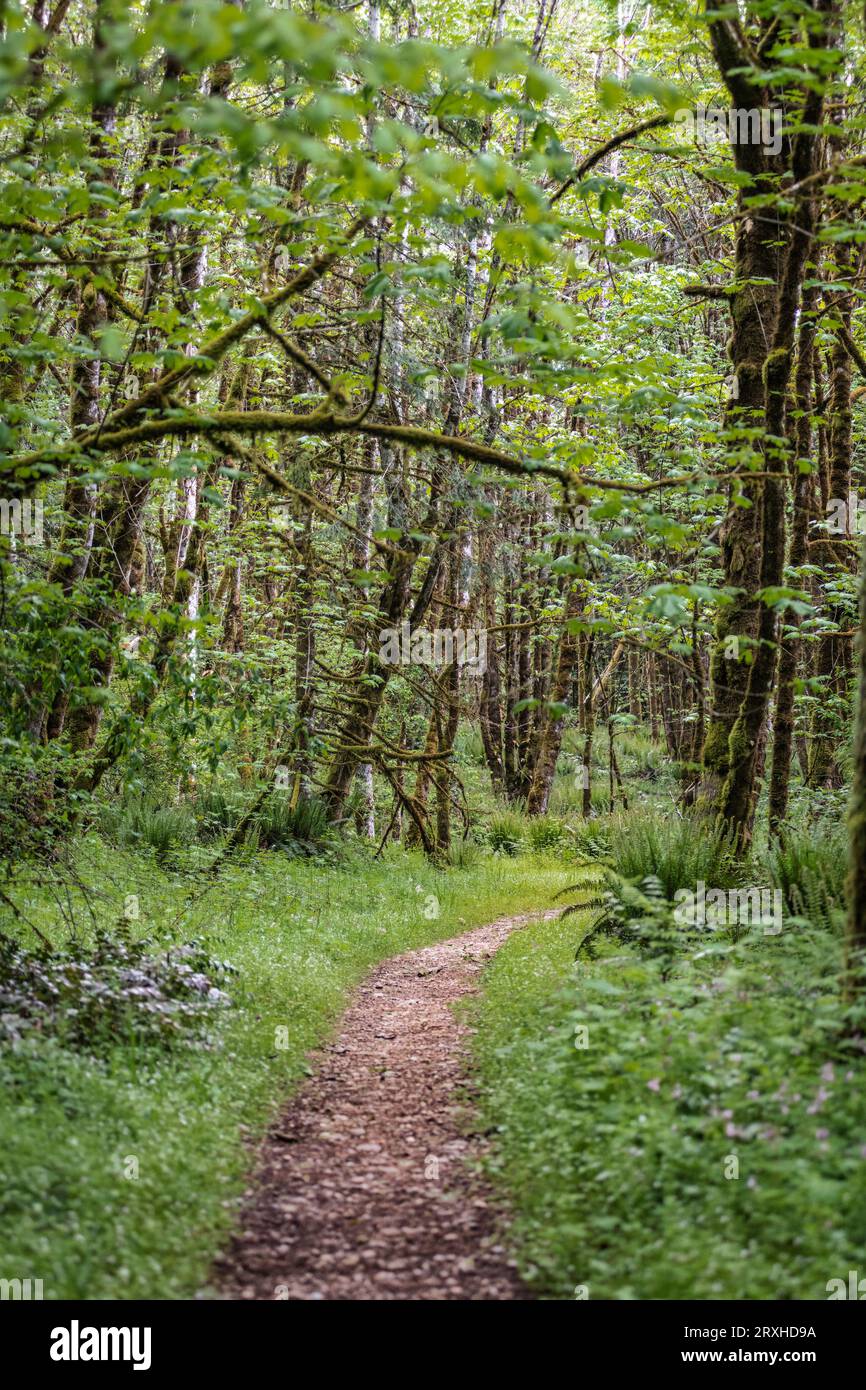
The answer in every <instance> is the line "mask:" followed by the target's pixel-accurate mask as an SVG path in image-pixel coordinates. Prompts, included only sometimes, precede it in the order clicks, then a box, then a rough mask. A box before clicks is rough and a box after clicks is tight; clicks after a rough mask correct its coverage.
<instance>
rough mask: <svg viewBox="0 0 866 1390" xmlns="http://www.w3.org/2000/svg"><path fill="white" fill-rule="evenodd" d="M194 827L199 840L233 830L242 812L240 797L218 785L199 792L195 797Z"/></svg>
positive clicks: (210, 838)
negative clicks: (221, 788)
mask: <svg viewBox="0 0 866 1390" xmlns="http://www.w3.org/2000/svg"><path fill="white" fill-rule="evenodd" d="M194 809H195V818H196V823H197V825H196V829H197V834H198V837H199V839H200V840H212V839H215V838H217V837H218V836H220V835H223V834H225V833H226V832H227V831H229V830H234V828H235V826H236V825H237V823H238V821H239V820H240V818H241V815H242V812H243V804H242V801H241V798H240V797H239V796H236V795H232V794H231V793H226V792H224V791H222V790H220V788H218V787H209V788H207V789H206V790H205V791H203V792H199V794H198V796H197V797H196V799H195V806H194Z"/></svg>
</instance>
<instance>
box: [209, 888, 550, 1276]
mask: <svg viewBox="0 0 866 1390" xmlns="http://www.w3.org/2000/svg"><path fill="white" fill-rule="evenodd" d="M542 915H548V916H549V915H551V914H549V913H548V914H541V913H535V914H532V915H530V916H524V917H509V918H503V919H501V920H500V921H498V922H493V923H492V924H491V925H490V926H486V927H479V928H477V929H476V930H475V931H470V932H466V933H465V934H464V935H463V936H459V937H456V938H454V939H453V940H451V941H442V942H440V943H439V944H438V945H436V946H428V947H425V948H424V949H423V950H420V951H411V952H409V953H407V954H406V955H402V956H396V957H394V958H393V959H392V960H388V961H385V963H384V964H383V965H380V966H379V967H378V968H377V969H376V970H375V971H374V972H373V974H372V975H371V976H370V977H369V978H368V979H367V981H366V982H365V983H364V984H363V985H362V986H361V987H360V988H359V989H358V991H357V992H356V994H355V995H354V997H353V1001H352V1004H351V1005H350V1007H349V1010H348V1012H347V1013H346V1015H345V1017H344V1019H343V1023H342V1027H341V1031H340V1036H339V1038H338V1039H337V1040H336V1042H334V1043H333V1044H331V1045H330V1046H329V1047H327V1048H325V1049H324V1050H323V1051H322V1052H321V1053H320V1054H319V1056H318V1058H317V1067H316V1071H315V1074H314V1075H313V1076H312V1077H311V1078H310V1080H309V1081H308V1082H306V1083H305V1084H304V1085H303V1087H302V1088H301V1090H300V1091H299V1092H298V1094H297V1095H296V1096H295V1098H294V1100H293V1101H292V1103H291V1104H290V1106H289V1108H288V1110H287V1111H286V1112H285V1113H284V1115H283V1116H282V1118H281V1119H280V1121H279V1122H278V1123H277V1125H276V1126H275V1127H274V1129H273V1130H272V1131H271V1134H270V1135H269V1136H268V1138H267V1140H266V1141H265V1144H264V1146H263V1151H262V1154H261V1165H260V1168H259V1172H258V1175H257V1179H256V1183H255V1186H254V1187H253V1189H252V1190H251V1191H250V1193H249V1194H248V1196H247V1203H246V1206H245V1208H244V1211H243V1214H242V1217H241V1229H240V1232H239V1234H238V1236H237V1237H236V1239H235V1241H234V1243H233V1244H232V1246H231V1247H230V1249H229V1250H228V1252H227V1253H226V1255H225V1256H224V1257H223V1259H222V1260H221V1261H220V1262H219V1263H218V1265H217V1267H216V1271H215V1285H216V1288H217V1290H218V1292H219V1293H220V1294H221V1296H222V1297H224V1298H257V1299H274V1298H292V1299H319V1298H327V1299H371V1298H372V1299H407V1298H408V1299H492V1300H500V1299H519V1298H522V1297H525V1296H526V1295H525V1293H524V1292H523V1290H522V1285H521V1284H520V1282H519V1280H518V1278H517V1275H516V1274H515V1271H514V1268H513V1266H512V1264H511V1263H510V1261H509V1259H508V1256H507V1254H506V1251H505V1248H504V1245H503V1243H502V1239H501V1234H502V1214H501V1212H498V1211H496V1209H495V1207H494V1203H493V1200H492V1196H491V1193H490V1190H489V1188H487V1187H486V1185H485V1184H484V1183H483V1182H482V1181H481V1180H480V1179H479V1178H478V1177H477V1176H475V1175H473V1174H472V1173H471V1172H470V1171H469V1166H468V1165H467V1162H466V1160H467V1159H470V1160H471V1159H473V1158H476V1157H478V1156H479V1155H480V1153H481V1152H482V1151H483V1139H482V1138H481V1137H480V1136H478V1135H471V1134H467V1126H466V1119H467V1116H466V1104H465V1098H463V1099H462V1100H461V1093H464V1097H465V1075H464V1071H463V1057H462V1053H463V1048H464V1043H465V1035H466V1029H465V1027H464V1026H463V1025H462V1024H461V1023H460V1022H458V1020H457V1019H456V1018H455V1016H454V1011H453V1010H452V1009H451V1008H450V1005H452V1004H453V1003H454V1002H455V1000H458V999H461V998H463V997H464V996H465V995H467V994H470V993H471V992H473V990H474V989H475V987H476V983H477V977H478V975H479V973H480V971H481V970H482V968H483V966H484V964H485V963H486V962H487V960H489V958H490V957H491V956H492V955H493V953H494V952H495V951H496V950H498V948H499V947H500V946H501V945H502V944H503V942H504V941H505V940H506V938H507V937H508V936H509V935H510V934H511V932H513V931H515V930H516V929H517V928H518V927H521V926H524V925H525V924H526V923H527V922H529V921H537V920H538V918H539V917H540V916H542Z"/></svg>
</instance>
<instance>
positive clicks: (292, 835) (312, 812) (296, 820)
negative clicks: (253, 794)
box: [250, 794, 330, 855]
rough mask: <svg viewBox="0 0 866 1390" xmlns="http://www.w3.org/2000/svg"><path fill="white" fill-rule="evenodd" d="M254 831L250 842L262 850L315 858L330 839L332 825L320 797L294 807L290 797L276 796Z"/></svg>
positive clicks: (307, 799) (271, 800) (254, 823)
mask: <svg viewBox="0 0 866 1390" xmlns="http://www.w3.org/2000/svg"><path fill="white" fill-rule="evenodd" d="M251 831H252V835H251V836H250V839H251V840H253V841H254V842H255V843H256V844H257V845H258V847H259V848H260V849H276V850H282V851H283V852H284V853H288V854H296V855H297V854H315V853H317V852H318V850H319V849H320V848H321V847H322V846H323V845H324V843H325V841H326V840H327V838H328V835H329V832H330V822H329V820H328V812H327V808H326V807H325V804H324V802H323V801H320V800H319V798H318V797H313V796H311V797H301V798H300V799H299V801H298V803H297V805H295V806H292V804H291V801H290V800H289V797H288V796H279V795H276V794H275V795H273V796H270V797H269V798H268V800H267V801H266V802H265V804H264V806H262V808H261V810H260V811H259V812H258V814H257V815H256V817H255V819H254V821H253V824H252V826H251Z"/></svg>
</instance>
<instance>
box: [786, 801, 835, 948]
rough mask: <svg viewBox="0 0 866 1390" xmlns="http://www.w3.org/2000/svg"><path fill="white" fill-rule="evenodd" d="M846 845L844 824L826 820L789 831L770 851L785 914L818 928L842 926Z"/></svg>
mask: <svg viewBox="0 0 866 1390" xmlns="http://www.w3.org/2000/svg"><path fill="white" fill-rule="evenodd" d="M847 866H848V843H847V837H846V833H845V827H844V824H841V823H836V824H833V823H831V822H828V821H823V822H819V824H818V825H817V826H815V827H813V828H812V829H811V830H809V831H808V832H806V831H805V830H804V829H803V828H802V827H797V828H792V829H791V831H790V833H788V834H785V835H784V836H783V837H782V839H781V840H779V841H777V842H776V843H775V844H774V845H773V846H772V847H771V849H770V853H769V857H768V867H769V872H770V878H771V879H772V882H773V885H774V886H775V887H776V888H781V890H782V896H783V899H784V903H785V910H786V912H787V913H788V914H789V915H790V916H792V917H799V918H802V919H805V920H808V921H809V922H811V923H813V925H815V926H818V927H824V928H828V929H831V930H833V929H835V928H837V927H839V926H840V925H841V920H842V917H843V914H844V909H845V876H846V873H847Z"/></svg>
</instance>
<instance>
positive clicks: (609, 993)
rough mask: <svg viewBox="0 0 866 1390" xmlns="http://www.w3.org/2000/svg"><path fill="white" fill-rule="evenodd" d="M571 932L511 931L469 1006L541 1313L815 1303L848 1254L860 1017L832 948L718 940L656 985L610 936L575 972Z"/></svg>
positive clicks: (862, 1210)
mask: <svg viewBox="0 0 866 1390" xmlns="http://www.w3.org/2000/svg"><path fill="white" fill-rule="evenodd" d="M586 927H587V917H586V915H574V916H570V917H568V918H566V919H565V920H557V921H552V922H544V923H539V924H537V925H535V926H533V927H531V928H530V929H528V930H527V931H526V932H521V933H520V934H518V935H516V936H513V937H512V938H511V939H510V940H509V941H508V942H507V944H506V945H505V947H504V948H503V949H502V951H500V952H499V953H498V955H497V957H496V958H495V960H494V961H493V962H492V964H491V966H490V967H489V969H488V971H487V973H486V977H485V992H484V996H483V1000H482V1001H481V1002H480V1003H479V1005H478V1007H477V1010H476V1012H477V1019H478V1023H479V1032H478V1034H477V1036H476V1049H477V1060H478V1068H479V1074H480V1080H481V1083H482V1092H483V1105H484V1108H485V1110H486V1118H487V1121H488V1123H489V1124H490V1125H491V1126H493V1127H495V1128H496V1130H497V1131H498V1140H497V1145H496V1150H495V1155H494V1158H493V1160H492V1169H493V1172H494V1175H495V1177H496V1179H497V1181H498V1182H499V1183H501V1185H502V1186H503V1187H504V1189H505V1191H506V1193H507V1195H508V1198H509V1200H510V1202H511V1204H512V1207H513V1209H514V1211H515V1212H516V1217H517V1220H516V1225H515V1231H514V1234H515V1240H516V1242H517V1248H518V1254H519V1258H520V1262H521V1267H522V1271H523V1273H524V1276H525V1277H526V1278H527V1279H528V1280H529V1282H530V1284H532V1285H533V1286H534V1287H535V1289H536V1290H537V1291H538V1293H539V1294H540V1295H541V1296H543V1297H549V1298H557V1299H564V1298H574V1297H576V1296H582V1295H580V1294H578V1293H576V1289H577V1287H578V1286H584V1288H586V1289H588V1296H589V1297H590V1298H602V1299H628V1298H645V1299H674V1298H681V1299H720V1298H721V1299H724V1298H727V1299H822V1298H826V1297H827V1293H826V1285H827V1281H828V1280H830V1279H832V1278H836V1277H841V1278H845V1279H847V1275H848V1271H849V1270H850V1269H858V1268H859V1269H861V1271H862V1266H863V1250H864V1242H866V1142H864V1141H866V1063H864V1060H863V1054H862V1032H863V1018H862V1016H861V1017H859V1018H857V1019H854V1018H852V1016H851V1015H850V1014H849V1015H847V1016H846V1014H845V1010H844V1008H843V1005H842V1002H841V1000H840V997H839V992H838V983H837V974H838V967H839V943H838V937H837V936H836V935H835V934H833V933H830V932H828V931H827V930H826V929H824V928H818V927H815V926H810V925H809V924H808V923H806V922H804V921H802V920H800V921H798V922H795V923H790V924H788V926H786V930H785V932H784V933H783V934H782V935H781V936H778V937H769V938H768V937H763V936H762V935H761V934H760V933H759V932H750V933H748V934H746V935H745V936H741V938H740V940H739V941H738V942H733V941H731V940H730V939H727V938H725V937H724V936H720V935H719V934H716V935H714V936H713V937H712V938H710V939H707V938H706V937H705V939H704V940H703V942H702V943H700V945H699V946H698V947H694V948H693V949H689V950H687V951H685V952H683V954H682V955H681V956H680V958H679V960H678V962H677V964H676V966H675V968H674V970H673V971H672V972H670V973H668V970H667V966H668V965H669V962H665V963H664V965H663V964H662V962H660V961H659V960H655V959H652V958H648V957H647V955H646V954H645V953H644V954H642V953H641V952H640V950H639V948H638V947H634V946H623V945H622V943H620V942H613V941H610V940H607V941H606V942H605V943H604V946H603V948H602V954H601V955H600V957H599V958H598V959H597V960H595V961H591V962H587V961H585V960H584V959H583V958H582V959H581V961H580V963H579V964H577V963H576V962H575V959H574V956H575V949H576V946H577V944H578V942H579V941H580V939H581V937H582V935H583V933H584V931H585V930H586ZM861 1015H862V1009H861ZM852 1025H853V1026H852ZM581 1029H585V1030H586V1032H585V1033H582V1032H581V1031H580V1030H581ZM855 1030H858V1031H859V1034H860V1036H859V1037H856V1036H855ZM584 1044H585V1045H584Z"/></svg>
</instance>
